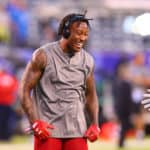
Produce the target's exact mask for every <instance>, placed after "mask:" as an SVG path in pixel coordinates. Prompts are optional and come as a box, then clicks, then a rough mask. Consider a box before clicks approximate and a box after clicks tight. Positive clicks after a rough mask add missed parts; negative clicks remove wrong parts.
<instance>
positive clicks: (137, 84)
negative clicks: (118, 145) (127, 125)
mask: <svg viewBox="0 0 150 150" xmlns="http://www.w3.org/2000/svg"><path fill="white" fill-rule="evenodd" d="M128 74H129V76H130V81H131V83H132V100H133V108H132V110H133V124H134V126H135V129H136V138H137V139H139V140H140V139H143V138H144V134H145V132H144V116H143V115H144V111H143V108H142V105H141V101H142V99H143V94H144V91H145V89H146V88H147V87H149V86H150V70H149V69H148V67H146V65H145V54H144V53H142V52H138V53H136V54H135V56H134V58H133V60H132V61H131V62H130V63H129V69H128Z"/></svg>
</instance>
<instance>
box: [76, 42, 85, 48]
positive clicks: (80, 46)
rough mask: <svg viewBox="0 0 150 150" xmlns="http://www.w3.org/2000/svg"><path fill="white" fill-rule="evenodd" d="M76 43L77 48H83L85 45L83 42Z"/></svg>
mask: <svg viewBox="0 0 150 150" xmlns="http://www.w3.org/2000/svg"><path fill="white" fill-rule="evenodd" d="M74 45H75V47H77V48H82V47H83V43H75V44H74Z"/></svg>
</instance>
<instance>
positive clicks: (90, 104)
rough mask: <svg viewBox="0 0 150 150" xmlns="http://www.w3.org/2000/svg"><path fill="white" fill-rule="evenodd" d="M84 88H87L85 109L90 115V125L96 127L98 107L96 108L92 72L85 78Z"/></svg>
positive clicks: (96, 100)
mask: <svg viewBox="0 0 150 150" xmlns="http://www.w3.org/2000/svg"><path fill="white" fill-rule="evenodd" d="M86 86H87V90H86V99H87V103H86V108H87V111H88V113H89V115H90V118H91V121H92V124H96V125H98V109H99V107H98V98H97V94H96V87H95V81H94V75H93V71H92V73H91V74H90V75H89V76H88V78H87V81H86Z"/></svg>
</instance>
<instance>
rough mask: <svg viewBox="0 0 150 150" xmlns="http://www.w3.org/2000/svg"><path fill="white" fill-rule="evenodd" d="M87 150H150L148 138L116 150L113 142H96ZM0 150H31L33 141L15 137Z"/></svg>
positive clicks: (2, 144)
mask: <svg viewBox="0 0 150 150" xmlns="http://www.w3.org/2000/svg"><path fill="white" fill-rule="evenodd" d="M88 145H89V150H150V138H145V139H144V141H140V142H139V141H136V140H135V139H128V140H127V141H126V148H124V149H118V148H117V145H116V142H115V141H102V140H98V141H96V142H94V143H88ZM0 150H33V139H32V138H31V137H25V136H15V137H14V138H13V139H12V140H11V141H10V142H0Z"/></svg>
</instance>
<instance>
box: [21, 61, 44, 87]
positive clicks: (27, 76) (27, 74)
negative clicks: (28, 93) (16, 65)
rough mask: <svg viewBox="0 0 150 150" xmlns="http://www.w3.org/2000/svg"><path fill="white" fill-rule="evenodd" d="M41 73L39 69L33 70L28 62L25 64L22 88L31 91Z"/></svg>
mask: <svg viewBox="0 0 150 150" xmlns="http://www.w3.org/2000/svg"><path fill="white" fill-rule="evenodd" d="M41 74H42V72H41V70H40V69H34V66H33V64H32V62H29V63H28V64H27V67H26V68H25V71H24V74H23V77H22V81H21V83H22V86H23V87H24V88H28V89H32V88H34V87H35V85H36V84H37V82H38V81H39V79H40V76H41Z"/></svg>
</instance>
